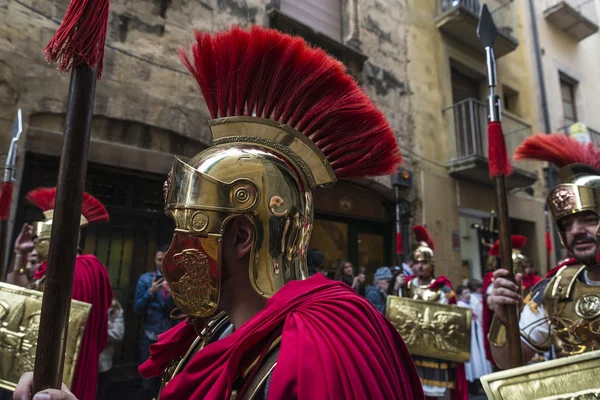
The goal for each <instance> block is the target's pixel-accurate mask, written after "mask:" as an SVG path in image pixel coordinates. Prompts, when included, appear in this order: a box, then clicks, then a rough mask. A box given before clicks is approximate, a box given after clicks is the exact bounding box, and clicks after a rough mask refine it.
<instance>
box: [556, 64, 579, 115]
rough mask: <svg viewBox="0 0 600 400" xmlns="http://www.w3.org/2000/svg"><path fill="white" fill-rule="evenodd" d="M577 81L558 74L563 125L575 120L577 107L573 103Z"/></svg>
mask: <svg viewBox="0 0 600 400" xmlns="http://www.w3.org/2000/svg"><path fill="white" fill-rule="evenodd" d="M576 86H577V82H575V81H574V80H573V79H570V78H569V77H567V76H565V75H562V74H561V76H560V94H561V97H562V104H563V118H564V124H565V127H568V126H570V125H572V124H574V123H575V122H577V107H576V105H575V88H576Z"/></svg>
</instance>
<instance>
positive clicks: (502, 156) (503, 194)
mask: <svg viewBox="0 0 600 400" xmlns="http://www.w3.org/2000/svg"><path fill="white" fill-rule="evenodd" d="M497 34H498V30H497V29H496V25H494V20H493V19H492V15H491V14H490V11H489V9H488V7H487V5H486V4H484V5H483V6H482V7H481V15H480V17H479V25H478V26H477V36H479V39H480V40H481V42H482V43H483V45H484V47H485V53H486V61H487V70H488V71H487V72H488V85H489V88H490V95H489V96H488V107H489V112H490V114H489V124H488V159H489V171H490V177H492V178H494V180H495V186H496V206H497V210H498V230H499V239H500V261H501V264H502V268H504V269H506V270H508V271H509V272H510V273H511V275H510V276H508V277H507V278H508V279H512V280H513V281H514V273H515V271H514V268H513V265H512V249H511V237H510V220H509V217H508V198H507V190H506V176H508V175H510V173H511V172H512V167H511V165H510V161H509V159H508V151H507V149H506V143H505V142H504V133H503V132H502V123H501V121H502V113H501V107H500V98H499V97H498V95H497V94H496V93H495V89H496V83H497V80H496V78H497V77H496V59H495V57H494V49H493V46H494V42H495V41H496V36H497ZM506 311H507V322H506V334H507V339H508V348H509V353H510V367H511V368H514V367H520V366H521V365H523V353H522V352H521V335H520V332H519V319H518V317H519V314H518V312H517V307H516V306H507V310H506Z"/></svg>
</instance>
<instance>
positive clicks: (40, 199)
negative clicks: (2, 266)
mask: <svg viewBox="0 0 600 400" xmlns="http://www.w3.org/2000/svg"><path fill="white" fill-rule="evenodd" d="M55 199H56V188H45V187H40V188H37V189H34V190H32V191H30V192H29V193H27V196H26V197H25V200H27V202H29V203H30V204H31V205H33V206H35V207H37V208H39V209H40V210H42V212H43V213H44V220H43V221H36V222H34V223H33V224H32V225H33V236H34V237H35V238H36V241H35V249H36V250H37V252H38V254H39V258H40V261H46V260H47V259H48V250H49V249H50V236H51V233H52V218H53V216H54V202H55ZM108 220H109V216H108V212H107V211H106V208H105V207H104V205H103V204H102V203H101V202H100V201H99V200H98V199H96V198H95V197H94V196H92V195H90V194H88V193H85V192H84V193H83V201H82V204H81V219H80V222H79V226H80V227H84V226H87V225H88V224H89V223H91V222H102V221H108Z"/></svg>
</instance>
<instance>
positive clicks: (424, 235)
mask: <svg viewBox="0 0 600 400" xmlns="http://www.w3.org/2000/svg"><path fill="white" fill-rule="evenodd" d="M413 232H414V233H415V237H416V239H417V242H425V243H427V245H428V246H429V248H430V249H431V250H435V242H434V241H433V238H432V237H431V236H430V235H429V232H428V231H427V228H425V227H424V226H423V225H415V226H413Z"/></svg>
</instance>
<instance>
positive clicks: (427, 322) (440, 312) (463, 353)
mask: <svg viewBox="0 0 600 400" xmlns="http://www.w3.org/2000/svg"><path fill="white" fill-rule="evenodd" d="M386 314H387V317H388V318H389V320H390V321H392V324H394V326H395V327H396V329H397V330H398V332H399V333H400V336H402V339H404V343H406V346H407V347H408V350H409V351H410V353H411V354H413V355H417V356H425V357H431V358H436V359H438V360H447V361H454V362H459V363H463V362H467V361H469V359H470V358H471V310H469V309H468V308H461V307H458V306H455V305H443V304H438V303H432V302H427V301H422V300H413V299H408V298H404V297H396V296H388V297H387V307H386Z"/></svg>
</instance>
